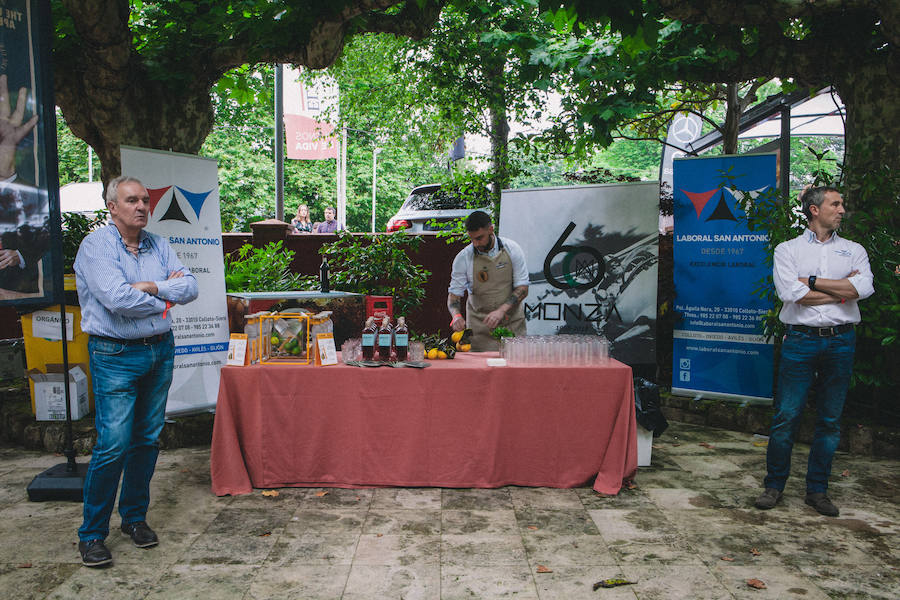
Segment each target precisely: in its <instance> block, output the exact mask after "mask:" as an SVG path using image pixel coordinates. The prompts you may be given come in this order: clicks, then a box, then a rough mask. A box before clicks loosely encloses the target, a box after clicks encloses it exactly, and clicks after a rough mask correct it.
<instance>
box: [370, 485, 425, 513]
mask: <svg viewBox="0 0 900 600" xmlns="http://www.w3.org/2000/svg"><path fill="white" fill-rule="evenodd" d="M441 493H442V490H441V488H378V489H376V490H375V497H374V498H373V499H372V508H382V509H383V508H387V509H398V508H399V509H408V510H418V509H423V510H440V508H441Z"/></svg>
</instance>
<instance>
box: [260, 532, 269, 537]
mask: <svg viewBox="0 0 900 600" xmlns="http://www.w3.org/2000/svg"><path fill="white" fill-rule="evenodd" d="M270 535H272V532H271V531H266V532H265V533H261V534H259V537H269V536H270Z"/></svg>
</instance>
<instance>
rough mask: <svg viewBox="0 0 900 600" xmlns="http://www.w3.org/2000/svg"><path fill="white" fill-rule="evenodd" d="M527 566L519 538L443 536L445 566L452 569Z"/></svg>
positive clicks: (442, 556) (523, 548) (442, 547)
mask: <svg viewBox="0 0 900 600" xmlns="http://www.w3.org/2000/svg"><path fill="white" fill-rule="evenodd" d="M525 564H527V560H526V557H525V547H524V545H523V544H522V538H521V537H520V536H519V535H453V534H445V535H442V536H441V565H442V566H449V567H479V566H521V565H525Z"/></svg>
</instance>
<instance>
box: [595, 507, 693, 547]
mask: <svg viewBox="0 0 900 600" xmlns="http://www.w3.org/2000/svg"><path fill="white" fill-rule="evenodd" d="M587 514H588V515H589V516H590V518H591V520H592V521H593V522H594V524H595V526H596V527H597V531H598V532H599V533H600V535H602V536H603V539H605V540H606V541H612V540H639V539H643V540H652V539H657V538H659V537H660V536H662V535H674V534H677V533H678V530H677V528H676V527H675V525H673V524H672V522H671V521H669V519H668V518H666V515H665V513H664V512H663V511H661V510H659V509H656V508H651V509H647V510H645V509H630V510H615V509H605V510H589V511H587Z"/></svg>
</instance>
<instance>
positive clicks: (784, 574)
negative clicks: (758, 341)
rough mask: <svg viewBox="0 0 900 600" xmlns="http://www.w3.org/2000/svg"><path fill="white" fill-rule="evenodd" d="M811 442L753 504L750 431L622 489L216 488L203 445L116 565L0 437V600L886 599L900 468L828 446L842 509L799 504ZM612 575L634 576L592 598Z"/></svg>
mask: <svg viewBox="0 0 900 600" xmlns="http://www.w3.org/2000/svg"><path fill="white" fill-rule="evenodd" d="M806 452H807V448H806V447H798V448H797V450H796V452H795V463H794V464H795V470H794V472H795V474H796V473H799V474H800V475H799V476H797V477H794V478H793V479H791V480H790V481H789V485H788V489H787V490H786V494H785V498H784V501H783V503H782V504H780V505H779V506H778V507H776V508H775V509H774V510H771V511H768V512H761V511H758V510H756V509H754V508H753V507H752V502H753V499H754V497H755V496H756V495H757V494H758V493H759V491H760V490H759V482H760V479H761V477H762V474H763V465H764V456H765V448H764V447H762V446H761V445H759V440H758V439H756V438H753V437H752V436H749V435H746V434H742V433H733V432H729V431H723V430H717V429H712V428H706V427H696V426H690V425H684V424H679V423H673V424H672V426H671V427H670V428H669V430H668V431H667V432H666V434H665V435H664V436H663V437H661V438H659V439H658V440H656V441H655V443H654V448H653V461H652V463H653V464H652V467H649V468H642V469H640V471H639V473H638V476H637V480H636V485H635V487H634V488H632V489H627V490H623V491H622V493H620V494H619V495H618V496H616V497H602V496H600V495H598V494H596V493H594V492H593V491H592V490H591V489H589V488H583V489H569V490H559V489H548V488H517V487H508V488H502V489H495V490H482V489H438V488H426V489H421V488H416V489H407V488H381V489H361V490H348V489H299V488H292V489H281V490H278V495H277V496H275V497H269V496H263V495H262V490H256V491H254V493H253V494H250V495H246V496H238V497H234V498H232V497H223V498H217V497H215V496H213V495H212V494H211V492H210V479H209V450H208V449H207V448H188V449H180V450H173V451H168V452H164V453H163V454H162V455H161V456H160V460H159V466H158V469H157V474H156V476H155V477H154V479H153V490H152V498H153V500H152V504H151V509H150V514H149V522H150V524H151V525H152V526H153V527H154V528H155V529H156V531H157V532H158V533H159V534H160V538H161V540H162V541H161V543H160V545H159V546H158V547H156V548H153V549H147V550H140V549H137V548H135V547H133V546H132V545H131V542H130V540H129V539H128V538H126V537H125V536H123V535H122V534H121V533H119V531H118V528H117V526H118V517H117V516H114V517H113V527H114V531H113V533H112V534H111V535H110V537H109V538H108V540H107V542H108V546H109V547H110V549H111V551H112V552H113V556H114V561H115V562H114V565H113V566H112V567H110V568H107V569H88V568H85V567H82V566H81V564H80V560H79V556H78V552H77V548H76V543H75V542H76V535H75V531H76V529H77V527H78V525H79V524H80V518H81V505H80V504H74V503H62V502H47V503H31V502H28V501H27V498H26V492H25V488H26V486H27V484H28V483H29V482H30V481H31V479H32V478H33V477H34V476H35V475H36V474H37V473H39V472H40V471H42V470H43V469H45V468H47V467H49V466H52V465H54V464H57V463H59V462H61V459H60V457H58V456H50V455H46V454H38V453H33V452H28V451H24V450H21V449H15V448H0V540H2V544H0V598H10V599H12V598H16V599H27V598H66V599H76V598H77V599H93V598H97V599H103V600H107V599H118V598H146V599H153V600H156V599H163V598H172V599H178V600H181V599H187V598H202V599H204V600H227V599H231V598H235V599H245V600H251V599H252V600H257V599H259V600H262V599H267V600H268V599H277V600H288V599H295V598H297V599H320V598H321V599H325V598H328V599H332V598H333V599H339V598H342V599H344V600H353V599H366V600H368V599H378V598H391V599H400V598H402V599H407V600H408V599H413V598H423V599H451V598H452V599H456V598H528V599H541V600H548V599H560V600H577V599H580V598H590V599H603V600H609V599H616V600H619V599H623V598H629V599H634V598H639V599H641V600H644V599H651V598H686V599H692V600H693V599H706V598H709V599H718V598H754V599H756V598H777V599H782V598H803V599H807V600H812V599H819V598H884V599H891V600H895V599H896V598H898V597H900V535H898V534H900V502H898V497H900V462H898V461H892V460H878V459H872V458H862V457H854V456H851V455H846V454H839V455H838V456H837V458H836V460H835V473H834V475H833V478H832V482H831V496H832V498H833V499H834V501H835V503H836V504H837V505H838V506H839V507H840V508H841V516H840V517H838V518H827V517H822V516H820V515H818V514H817V513H815V512H814V511H813V510H812V509H811V508H809V507H808V506H806V505H805V504H804V503H803V489H804V488H803V478H802V472H803V470H804V468H805V459H806ZM81 460H84V459H81ZM607 578H625V579H628V580H630V581H634V582H636V583H635V584H634V585H627V586H622V587H617V588H611V589H603V588H601V589H598V590H593V589H592V588H593V584H594V583H595V582H598V581H600V580H603V579H607ZM751 579H757V580H759V581H761V582H763V583H764V584H765V586H766V587H765V589H755V588H752V587H750V586H749V585H748V584H747V581H748V580H751Z"/></svg>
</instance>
